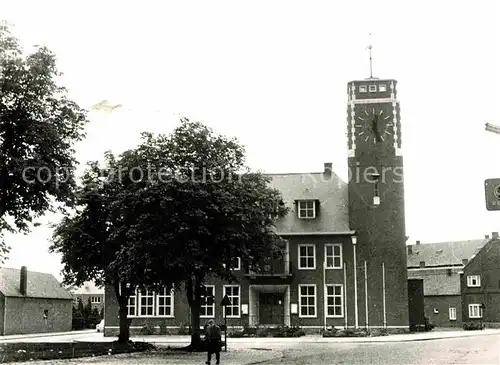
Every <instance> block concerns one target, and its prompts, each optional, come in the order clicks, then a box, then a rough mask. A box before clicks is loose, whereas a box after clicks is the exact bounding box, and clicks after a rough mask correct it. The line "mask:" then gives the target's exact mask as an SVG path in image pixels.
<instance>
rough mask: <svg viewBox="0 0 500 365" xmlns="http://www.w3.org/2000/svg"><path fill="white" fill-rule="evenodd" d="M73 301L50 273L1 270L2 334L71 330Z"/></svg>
mask: <svg viewBox="0 0 500 365" xmlns="http://www.w3.org/2000/svg"><path fill="white" fill-rule="evenodd" d="M72 300H73V297H72V296H71V294H70V293H69V292H68V291H67V290H66V289H65V288H64V287H63V286H62V285H61V284H60V283H59V282H58V281H57V279H56V278H55V277H54V276H53V275H51V274H46V273H41V272H34V271H28V270H27V268H26V267H25V266H23V267H21V270H18V269H10V268H0V334H2V335H4V336H6V335H17V334H29V333H45V332H66V331H71V320H72Z"/></svg>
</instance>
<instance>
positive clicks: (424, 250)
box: [407, 238, 489, 268]
mask: <svg viewBox="0 0 500 365" xmlns="http://www.w3.org/2000/svg"><path fill="white" fill-rule="evenodd" d="M488 241H489V239H488V238H484V239H480V240H468V241H451V242H437V243H422V244H417V245H410V246H408V247H411V251H412V252H411V253H408V255H407V266H408V268H411V267H419V266H420V262H421V261H424V262H425V267H432V266H453V265H463V262H462V260H463V259H467V260H470V259H471V258H472V257H473V256H474V255H475V254H476V253H477V252H478V251H479V250H480V249H481V248H482V247H483V246H484V245H485V244H486V243H487V242H488Z"/></svg>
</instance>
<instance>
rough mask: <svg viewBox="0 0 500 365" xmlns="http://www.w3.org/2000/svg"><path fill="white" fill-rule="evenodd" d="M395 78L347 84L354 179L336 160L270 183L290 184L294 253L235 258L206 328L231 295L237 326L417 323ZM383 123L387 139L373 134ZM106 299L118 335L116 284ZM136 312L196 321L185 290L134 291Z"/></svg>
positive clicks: (144, 317)
mask: <svg viewBox="0 0 500 365" xmlns="http://www.w3.org/2000/svg"><path fill="white" fill-rule="evenodd" d="M396 84H397V81H396V80H388V79H372V78H370V79H365V80H359V81H352V82H349V83H348V85H347V110H348V113H347V116H348V117H347V121H346V124H347V149H348V151H347V152H348V157H347V158H348V161H347V166H348V168H349V172H350V174H349V176H350V178H349V180H348V181H347V182H345V181H342V179H340V178H339V176H338V175H337V174H335V173H334V172H333V170H332V163H325V164H324V169H323V171H321V172H315V173H287V174H270V175H269V177H270V180H271V181H270V185H271V187H273V188H276V189H278V190H280V191H281V193H282V195H283V198H284V203H285V204H286V205H287V206H288V207H290V208H291V211H290V213H289V214H288V215H287V216H286V217H284V218H283V219H281V220H280V221H278V222H277V225H276V232H277V233H278V234H279V235H280V236H281V237H283V238H284V239H285V240H286V244H285V247H284V249H285V250H284V251H285V254H284V256H283V257H282V258H281V259H279V260H274V261H270V260H264V261H263V262H262V263H261V264H260V265H259V266H260V267H259V270H257V268H253V269H252V268H251V267H249V266H248V263H247V262H246V261H245V258H244V257H242V258H238V257H235V258H234V261H233V263H232V265H231V268H232V269H233V270H234V273H235V276H236V277H237V279H238V281H237V282H234V283H228V282H224V281H222V280H220V279H217V278H209V279H208V280H207V281H206V283H205V286H206V291H207V292H206V296H205V298H211V300H209V301H208V302H206V301H204V303H203V304H202V305H201V314H202V316H201V317H202V325H203V324H204V321H206V320H208V319H210V318H213V319H215V320H216V322H218V323H222V321H223V317H224V313H223V311H224V309H223V307H221V305H220V304H221V301H222V299H223V298H224V297H225V296H227V297H228V298H229V300H230V305H228V306H227V307H226V309H225V317H226V319H227V323H228V327H233V328H235V327H239V328H241V327H243V326H261V327H262V326H277V325H288V326H300V327H302V328H303V329H304V330H306V331H316V332H317V331H319V330H321V329H322V328H325V327H328V326H335V327H357V328H359V327H362V328H365V327H370V328H388V329H398V330H400V329H403V330H407V329H408V328H409V325H410V323H409V310H408V282H407V261H406V235H405V218H404V217H405V215H404V187H403V180H404V179H403V178H402V176H403V157H402V150H401V123H400V106H399V100H398V99H397V92H396ZM376 120H379V122H378V124H377V128H379V127H380V133H382V134H383V136H382V138H379V137H378V135H373V134H374V133H375V132H374V129H373V123H376ZM374 121H375V122H374ZM319 133H320V132H319ZM212 299H213V300H212ZM104 302H105V331H104V332H105V335H115V334H116V333H117V332H118V328H119V317H118V304H117V300H116V296H115V293H114V291H113V288H112V287H106V288H105V301H104ZM417 312H418V310H417ZM417 312H416V313H417ZM128 316H129V318H130V320H131V326H130V329H131V333H135V332H138V331H140V330H141V329H142V328H143V327H144V326H153V327H155V328H156V329H157V330H158V329H159V328H160V325H161V327H163V328H165V327H166V328H167V329H169V330H176V329H178V328H181V327H183V326H184V325H185V326H188V325H189V323H190V319H189V316H190V314H189V307H188V304H187V300H186V296H185V294H184V293H183V292H182V291H179V292H167V291H165V290H164V291H161V292H158V293H151V292H148V291H144V290H140V289H139V288H138V289H137V291H136V294H135V295H134V296H131V297H130V298H129V301H128ZM416 317H418V316H416Z"/></svg>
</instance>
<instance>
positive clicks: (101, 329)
mask: <svg viewBox="0 0 500 365" xmlns="http://www.w3.org/2000/svg"><path fill="white" fill-rule="evenodd" d="M95 329H96V330H97V332H104V319H103V320H101V322H99V324H96V326H95Z"/></svg>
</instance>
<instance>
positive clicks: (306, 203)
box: [297, 200, 316, 219]
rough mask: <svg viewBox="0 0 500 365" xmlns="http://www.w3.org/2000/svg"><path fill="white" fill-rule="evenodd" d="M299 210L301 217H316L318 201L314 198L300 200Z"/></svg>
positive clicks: (298, 203)
mask: <svg viewBox="0 0 500 365" xmlns="http://www.w3.org/2000/svg"><path fill="white" fill-rule="evenodd" d="M297 212H298V215H299V218H300V219H314V218H316V202H315V201H314V200H299V201H298V202H297Z"/></svg>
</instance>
